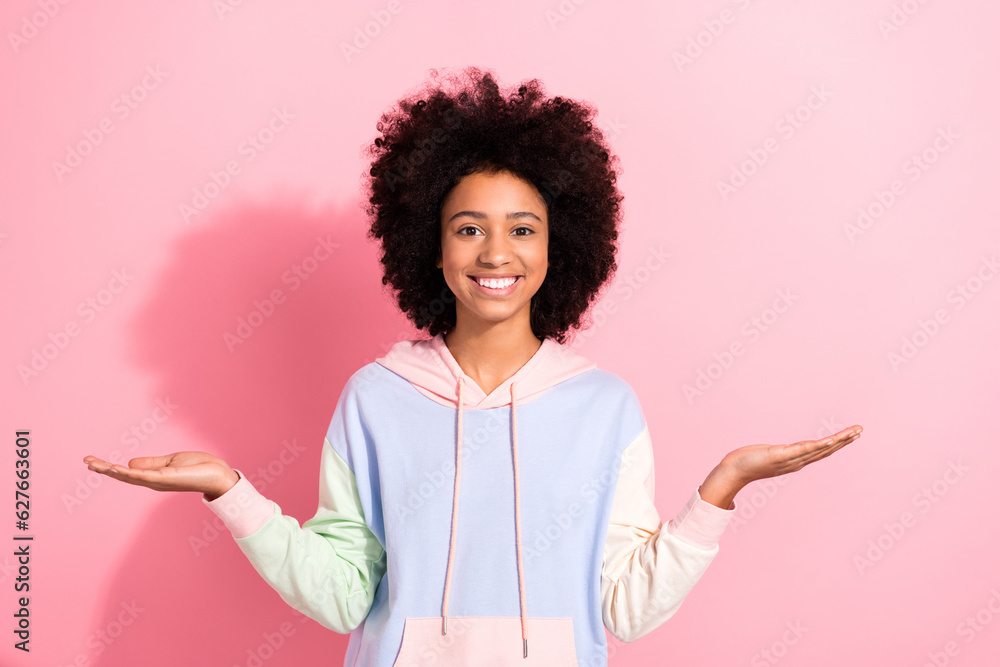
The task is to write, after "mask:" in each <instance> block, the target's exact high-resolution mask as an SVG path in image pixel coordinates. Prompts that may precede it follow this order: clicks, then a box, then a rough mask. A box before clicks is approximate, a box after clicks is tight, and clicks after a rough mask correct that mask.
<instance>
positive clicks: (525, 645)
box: [524, 637, 528, 658]
mask: <svg viewBox="0 0 1000 667" xmlns="http://www.w3.org/2000/svg"><path fill="white" fill-rule="evenodd" d="M524 657H525V658H527V657H528V638H527V637H525V638H524Z"/></svg>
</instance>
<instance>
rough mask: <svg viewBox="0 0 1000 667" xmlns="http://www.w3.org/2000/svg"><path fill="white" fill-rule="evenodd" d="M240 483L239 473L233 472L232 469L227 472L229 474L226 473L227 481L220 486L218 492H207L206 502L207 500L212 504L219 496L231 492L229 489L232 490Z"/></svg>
mask: <svg viewBox="0 0 1000 667" xmlns="http://www.w3.org/2000/svg"><path fill="white" fill-rule="evenodd" d="M239 481H240V475H239V473H237V472H236V471H235V470H233V469H232V468H230V469H229V470H228V471H227V473H226V477H225V480H224V481H223V482H222V483H221V484H220V485H219V487H218V489H216V490H214V491H212V492H208V491H206V492H205V500H207V501H209V502H212V501H213V500H215V499H217V498H218V497H219V496H221V495H223V494H224V493H226V492H227V491H229V489H231V488H233V487H234V486H236V483H237V482H239Z"/></svg>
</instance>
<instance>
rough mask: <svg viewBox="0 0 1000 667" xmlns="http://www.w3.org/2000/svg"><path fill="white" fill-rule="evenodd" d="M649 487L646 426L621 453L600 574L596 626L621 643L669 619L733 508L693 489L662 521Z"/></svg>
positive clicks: (713, 547)
mask: <svg viewBox="0 0 1000 667" xmlns="http://www.w3.org/2000/svg"><path fill="white" fill-rule="evenodd" d="M655 490H656V484H655V475H654V466H653V444H652V442H651V441H650V438H649V427H648V425H646V426H645V427H644V428H643V430H642V432H641V433H640V434H639V435H637V436H636V437H635V439H634V440H633V441H632V442H631V443H629V444H628V445H627V446H626V447H625V449H624V451H623V452H622V459H621V469H620V471H619V473H618V483H617V485H616V488H615V497H614V500H613V503H612V507H611V520H610V524H609V525H608V533H607V539H606V540H605V546H604V566H603V568H602V575H601V612H602V615H603V617H604V625H605V626H606V627H607V628H608V630H609V631H610V632H611V634H612V635H614V636H615V637H616V638H618V639H620V640H621V641H624V642H631V641H635V640H636V639H639V638H640V637H642V636H643V635H646V634H648V633H650V632H652V631H653V630H654V629H656V627H657V626H659V625H660V624H661V623H663V622H664V621H666V620H667V619H668V618H670V617H671V616H673V615H674V614H675V613H676V612H677V610H678V609H679V608H680V606H681V603H682V602H683V601H684V598H685V597H687V594H688V593H689V592H690V591H691V589H692V588H693V587H694V585H695V584H696V583H697V582H698V580H699V579H700V578H701V576H702V575H703V574H704V573H705V570H706V569H707V568H708V565H709V563H711V562H712V559H714V558H715V555H716V554H717V553H718V551H719V545H718V541H719V538H720V537H721V536H722V532H723V531H724V530H725V528H726V525H727V524H728V523H729V519H730V518H731V517H732V515H733V513H734V512H735V511H736V510H735V507H736V505H735V503H734V504H733V505H730V507H729V509H728V510H724V509H721V508H719V507H716V506H714V505H712V504H710V503H707V502H705V501H704V500H702V499H701V497H700V496H699V495H698V491H697V490H695V492H694V493H693V494H692V495H691V497H690V498H689V499H688V502H687V503H686V504H685V505H684V507H683V508H682V509H681V511H680V512H678V514H677V516H675V517H674V518H673V519H672V520H671V521H670V522H669V523H668V524H666V525H665V526H664V525H663V524H662V523H661V521H660V515H659V513H658V512H657V510H656V506H655V505H654V504H653V495H654V492H655Z"/></svg>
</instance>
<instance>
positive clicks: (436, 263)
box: [434, 246, 444, 269]
mask: <svg viewBox="0 0 1000 667" xmlns="http://www.w3.org/2000/svg"><path fill="white" fill-rule="evenodd" d="M434 266H436V267H438V268H439V269H442V268H444V262H443V261H442V260H441V246H438V254H437V261H436V262H435V263H434Z"/></svg>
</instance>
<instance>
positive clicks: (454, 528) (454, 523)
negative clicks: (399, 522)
mask: <svg viewBox="0 0 1000 667" xmlns="http://www.w3.org/2000/svg"><path fill="white" fill-rule="evenodd" d="M516 384H517V383H516V382H511V383H510V427H511V452H512V456H513V459H514V536H515V544H516V546H517V590H518V594H519V595H520V605H521V641H522V643H523V645H524V657H525V658H527V657H528V626H527V609H526V607H527V605H526V602H525V591H524V563H523V559H522V557H521V495H520V486H521V482H520V477H519V475H518V467H517V397H516V393H515V390H514V386H515V385H516ZM463 387H465V378H463V377H461V376H459V378H458V433H457V435H456V440H457V443H456V445H455V498H454V500H453V501H452V510H451V540H450V542H449V544H448V569H447V571H446V574H445V577H444V604H443V605H442V607H441V634H442V635H446V634H448V593H449V591H450V589H451V569H452V564H453V563H454V558H455V535H456V534H457V532H458V490H459V483H460V480H461V478H462V406H463V403H464V401H463V400H462V389H463Z"/></svg>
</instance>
